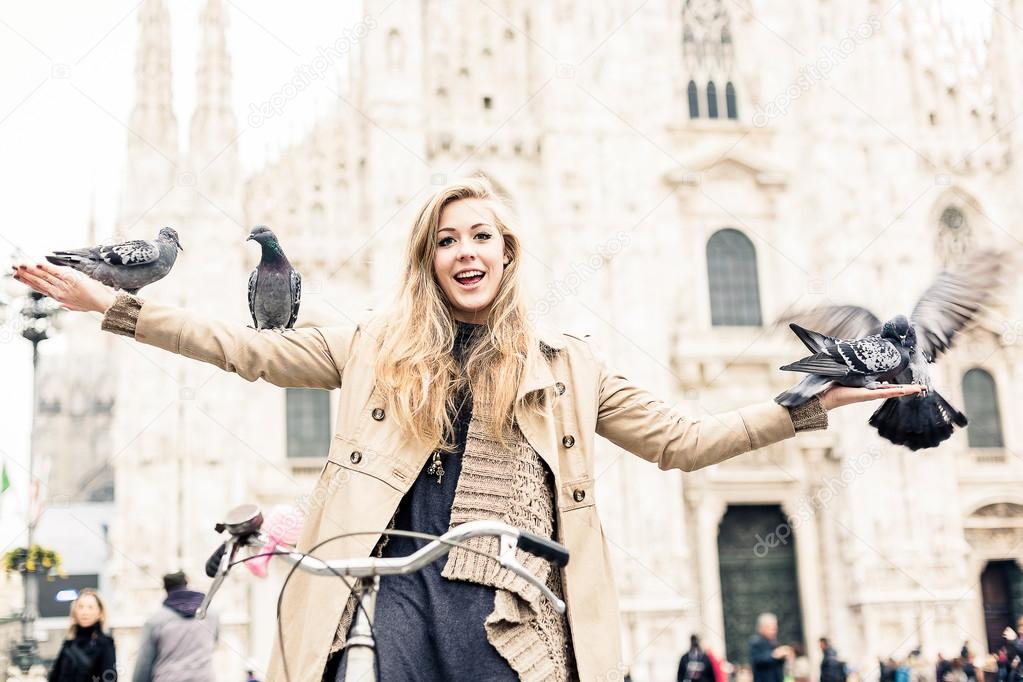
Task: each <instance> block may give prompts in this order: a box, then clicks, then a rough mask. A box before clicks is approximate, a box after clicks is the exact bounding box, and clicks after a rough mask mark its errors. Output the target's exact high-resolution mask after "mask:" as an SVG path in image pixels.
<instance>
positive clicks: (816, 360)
mask: <svg viewBox="0 0 1023 682" xmlns="http://www.w3.org/2000/svg"><path fill="white" fill-rule="evenodd" d="M781 369H784V370H788V371H790V372H808V373H809V374H819V375H821V376H825V377H844V376H848V375H849V373H850V368H849V366H848V365H844V364H842V363H841V362H839V361H838V360H836V359H835V358H833V357H831V356H830V355H828V354H827V353H817V354H816V355H811V356H809V357H805V358H803V359H802V360H799V361H797V362H793V363H792V364H789V365H784V366H783V367H782V368H781Z"/></svg>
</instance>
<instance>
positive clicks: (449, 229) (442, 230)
mask: <svg viewBox="0 0 1023 682" xmlns="http://www.w3.org/2000/svg"><path fill="white" fill-rule="evenodd" d="M479 227H492V226H491V225H490V223H476V224H475V225H473V226H472V227H470V228H469V230H470V231H471V230H475V229H477V228H479ZM457 231H458V230H456V229H455V228H453V227H442V228H440V229H439V230H437V234H440V233H441V232H457Z"/></svg>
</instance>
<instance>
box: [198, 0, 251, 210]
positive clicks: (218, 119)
mask: <svg viewBox="0 0 1023 682" xmlns="http://www.w3.org/2000/svg"><path fill="white" fill-rule="evenodd" d="M227 24H228V15H227V11H226V10H225V8H224V4H223V2H221V0H208V2H207V3H206V7H205V8H204V9H203V11H202V14H201V15H200V18H199V34H200V43H199V55H198V59H197V63H198V67H197V71H196V98H195V111H194V112H193V114H192V123H191V127H190V131H189V137H190V146H189V157H190V162H191V165H192V167H193V171H194V172H195V173H196V174H197V175H198V176H199V177H198V184H199V186H200V187H205V188H209V189H210V190H212V191H215V192H218V191H222V190H225V189H227V188H229V187H232V186H233V184H236V182H237V178H238V174H239V172H240V171H239V161H238V146H237V140H236V137H237V135H238V123H237V120H236V119H235V114H234V107H233V106H232V104H231V56H230V55H229V54H228V51H227Z"/></svg>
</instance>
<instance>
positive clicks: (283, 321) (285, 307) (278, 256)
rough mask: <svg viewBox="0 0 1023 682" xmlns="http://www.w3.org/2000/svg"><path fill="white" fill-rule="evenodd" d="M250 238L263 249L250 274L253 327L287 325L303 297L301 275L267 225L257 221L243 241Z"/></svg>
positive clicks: (289, 325)
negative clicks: (292, 265)
mask: <svg viewBox="0 0 1023 682" xmlns="http://www.w3.org/2000/svg"><path fill="white" fill-rule="evenodd" d="M250 239H251V240H252V241H255V242H258V243H259V246H260V247H261V248H262V249H263V257H262V258H261V259H260V261H259V265H257V266H256V269H255V270H253V271H252V274H251V275H249V312H250V313H252V324H253V325H254V326H255V327H256V329H281V328H284V329H290V328H291V327H294V326H295V319H296V318H297V317H298V306H299V303H300V302H301V300H302V276H301V275H299V274H298V271H297V270H295V268H293V267H291V263H289V262H288V258H287V256H285V255H284V251H283V250H281V244H280V242H278V241H277V235H275V234H274V233H273V231H272V230H271V229H270V228H269V227H267V226H266V225H256V226H255V227H254V228H252V232H250V233H249V236H248V239H246V241H249V240H250Z"/></svg>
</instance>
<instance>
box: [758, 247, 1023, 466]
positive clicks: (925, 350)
mask: <svg viewBox="0 0 1023 682" xmlns="http://www.w3.org/2000/svg"><path fill="white" fill-rule="evenodd" d="M1005 261H1006V257H1005V254H1003V253H1000V252H995V251H983V252H980V253H977V254H976V255H974V256H973V257H971V258H969V259H968V260H966V261H965V262H964V263H962V264H961V265H959V266H957V267H954V268H952V269H949V270H945V271H943V272H942V273H941V274H939V275H938V276H937V277H936V278H935V280H934V282H933V283H932V284H931V285H930V286H929V287H928V288H927V290H926V291H925V292H924V294H923V295H922V296H921V297H920V300H919V301H918V302H917V304H916V306H915V307H914V308H913V312H912V313H911V314H910V316H909V318H908V320H907V319H906V318H905V317H904V316H901V315H899V316H896V317H894V318H892V319H891V320H889V321H888V322H886V323H885V324H883V325H882V324H881V321H880V319H879V318H878V317H877V316H876V315H874V314H873V313H872V312H870V311H869V310H867V309H865V308H861V307H859V306H853V305H842V306H822V307H819V308H814V309H812V310H809V311H806V312H803V313H798V314H796V315H791V316H788V317H785V318H783V319H781V320H779V323H784V322H788V323H789V327H790V328H791V329H792V330H793V331H794V332H795V333H796V335H797V336H798V337H799V339H800V340H801V341H802V342H803V344H804V345H806V346H807V348H808V349H810V351H811V352H812V353H814V355H812V356H810V357H809V358H804V359H803V360H800V361H799V362H795V363H792V364H791V365H786V366H784V367H782V369H788V370H794V371H802V372H806V373H807V376H806V377H805V378H804V379H803V380H802V381H800V382H799V383H798V384H796V385H795V386H793V387H792V388H790V389H789V390H787V391H784V392H783V393H781V394H780V395H778V396H777V397H776V398H775V400H776V401H777V402H778V403H780V404H782V405H786V406H794V405H800V404H802V403H804V402H806V401H807V400H809V399H810V398H812V397H813V396H815V395H817V394H819V393H821V392H823V391H825V390H827V389H828V388H830V387H831V386H833V385H835V384H841V385H846V386H863V387H866V388H876V387H878V386H880V385H882V384H883V383H885V382H891V383H896V384H910V383H914V384H922V385H923V386H925V387H926V388H927V391H926V392H924V393H916V394H913V395H909V396H902V397H899V398H889V399H887V400H885V401H884V402H883V403H882V404H881V406H880V407H878V408H877V410H876V411H875V412H874V414H873V415H872V416H871V417H870V422H869V423H870V425H871V426H873V427H874V428H876V429H877V430H878V433H880V434H881V436H883V437H884V438H886V439H888V440H890V441H891V442H893V443H895V444H897V445H905V446H906V447H908V448H910V449H911V450H919V449H921V448H931V447H935V446H937V445H938V444H939V443H941V442H943V441H945V440H946V439H948V438H949V437H950V436H951V435H952V432H953V431H954V430H955V426H960V427H964V426H966V425H967V419H966V416H965V415H964V414H963V413H962V412H960V411H959V410H957V409H956V408H954V407H953V406H952V405H951V404H950V403H949V402H948V401H947V400H945V398H944V397H943V396H942V395H941V394H940V393H938V392H937V391H936V390H934V386H933V383H932V381H931V376H930V371H929V367H928V365H929V364H931V363H933V362H935V360H936V359H937V358H938V356H939V355H940V354H941V353H943V352H944V351H946V350H948V349H949V348H951V346H952V343H953V341H954V339H955V336H956V335H957V334H958V333H960V332H961V331H962V330H963V328H964V327H966V325H967V324H969V323H970V322H971V321H973V320H974V319H976V318H977V317H978V316H979V315H980V313H981V312H982V310H983V308H984V305H985V304H986V303H987V302H988V300H989V298H990V296H991V294H992V293H994V291H995V290H997V288H998V287H999V286H1001V284H1002V283H1003V279H1004V276H1005V272H1006V267H1005ZM903 320H904V321H906V322H907V323H908V325H909V330H908V333H907V336H906V337H905V339H904V341H903V342H901V343H898V342H896V341H895V340H894V339H892V338H891V335H890V334H889V335H888V336H887V341H888V343H890V344H891V345H890V346H886V345H884V341H885V340H886V334H885V329H886V328H888V326H889V325H893V326H898V325H899V324H900V321H903ZM808 328H812V329H814V330H816V331H810V329H808ZM868 339H871V340H872V341H870V344H866V342H867V340H868ZM878 339H880V340H878ZM896 351H898V352H899V353H900V354H901V355H905V354H907V352H908V357H906V358H905V362H900V363H898V364H894V363H893V361H894V357H895V355H894V354H895V352H896ZM836 353H837V355H838V357H839V358H840V359H841V360H837V359H836V360H835V363H834V364H835V365H839V364H843V365H844V366H845V367H846V368H847V370H848V373H839V371H838V368H837V367H831V368H830V371H828V368H825V367H824V362H823V361H822V360H820V359H818V360H816V361H814V360H813V358H815V357H817V356H819V355H821V354H824V355H826V356H828V357H832V356H833V355H835V354H836ZM884 358H891V361H886V360H884ZM871 361H873V362H874V364H873V365H871V364H870V363H871ZM886 362H888V363H890V364H885V363H886Z"/></svg>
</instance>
